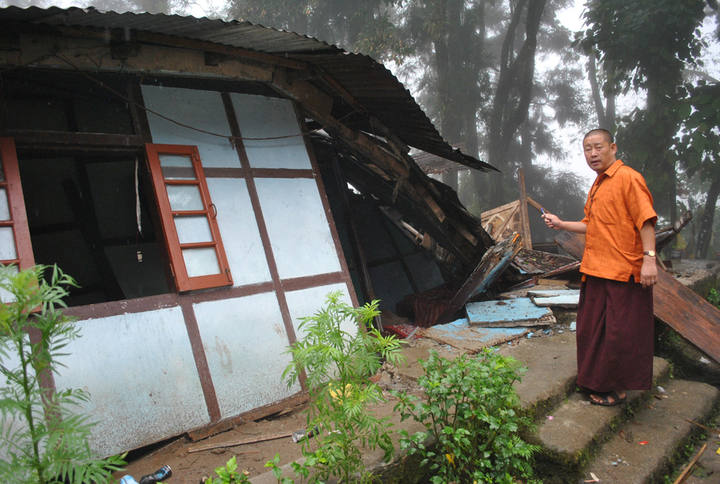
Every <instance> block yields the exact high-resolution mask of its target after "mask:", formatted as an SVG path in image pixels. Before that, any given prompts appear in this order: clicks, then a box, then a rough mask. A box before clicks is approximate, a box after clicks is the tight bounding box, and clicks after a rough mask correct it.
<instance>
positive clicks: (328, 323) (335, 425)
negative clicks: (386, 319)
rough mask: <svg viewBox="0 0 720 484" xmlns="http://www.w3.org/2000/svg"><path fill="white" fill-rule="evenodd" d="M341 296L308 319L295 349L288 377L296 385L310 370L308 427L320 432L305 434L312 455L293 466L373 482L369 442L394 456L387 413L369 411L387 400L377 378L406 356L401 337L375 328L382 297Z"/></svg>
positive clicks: (321, 475)
mask: <svg viewBox="0 0 720 484" xmlns="http://www.w3.org/2000/svg"><path fill="white" fill-rule="evenodd" d="M341 297H342V293H340V292H334V293H331V294H329V295H328V296H327V300H326V304H325V306H324V307H323V308H321V309H320V310H319V311H318V312H317V313H315V314H314V315H313V316H310V317H306V318H303V319H302V322H301V324H300V332H301V334H304V336H303V337H302V338H301V339H300V341H298V342H297V343H295V344H294V345H293V346H292V347H291V348H290V352H291V354H292V358H293V361H292V363H291V364H290V365H289V366H288V367H287V368H286V369H285V372H284V373H283V378H285V379H286V380H287V382H288V385H293V384H294V383H295V382H297V381H298V379H299V378H300V377H301V374H302V372H303V371H304V374H305V375H306V385H307V388H308V392H309V397H310V399H309V404H308V411H307V428H308V429H313V431H314V432H315V434H316V436H315V437H314V438H312V439H308V438H305V439H304V440H303V442H302V452H303V456H304V458H305V460H304V462H303V463H302V464H298V463H294V464H293V468H294V470H295V472H296V473H297V474H298V475H299V476H301V477H302V478H305V479H307V478H309V477H311V476H312V481H318V480H319V481H326V480H327V479H329V478H331V477H334V478H337V479H339V480H340V481H341V482H358V481H360V482H366V481H368V480H369V479H370V478H371V476H370V475H369V474H368V473H367V472H366V471H365V470H364V467H363V462H362V452H363V448H365V449H375V448H377V447H380V448H381V449H382V450H383V451H384V452H385V459H386V460H389V459H390V458H391V456H392V454H393V450H394V449H393V445H392V442H391V440H390V425H389V423H388V422H387V419H385V418H378V417H376V416H375V415H373V414H372V413H371V412H369V411H368V407H369V406H370V405H371V404H375V403H380V402H383V401H385V398H384V396H383V393H382V390H381V389H380V387H379V386H378V385H376V384H375V383H373V382H372V381H370V380H369V378H370V377H371V376H373V375H374V374H375V373H376V372H377V371H378V370H379V369H380V366H381V365H382V362H383V360H387V361H389V362H391V363H398V362H399V359H400V351H399V350H400V341H398V340H397V339H396V338H395V337H394V336H387V337H386V336H383V335H382V334H381V333H380V332H379V331H378V330H377V329H375V328H374V327H373V326H372V321H373V318H375V316H377V315H378V314H379V311H378V301H373V302H372V303H369V304H366V305H364V306H362V307H359V308H353V307H352V306H350V305H348V304H347V303H345V302H343V301H342V300H341ZM286 482H287V481H286Z"/></svg>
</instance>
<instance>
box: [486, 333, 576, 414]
mask: <svg viewBox="0 0 720 484" xmlns="http://www.w3.org/2000/svg"><path fill="white" fill-rule="evenodd" d="M576 348H577V347H576V345H575V333H572V332H569V331H568V332H565V333H562V334H556V335H553V336H546V337H542V338H532V339H523V340H520V341H518V342H517V343H515V344H513V345H503V346H502V347H501V348H500V353H501V354H503V355H505V356H512V357H513V358H515V359H516V360H518V361H520V362H521V363H522V365H523V366H524V367H525V368H527V370H526V372H525V374H524V375H523V377H522V380H521V381H519V382H516V383H515V391H517V394H518V397H519V398H520V402H521V404H522V406H523V408H524V409H526V410H527V411H528V413H529V414H530V415H531V416H533V417H539V416H543V415H545V413H547V411H548V410H549V409H551V408H553V407H554V406H555V405H557V404H558V403H560V402H561V401H562V400H564V399H565V398H566V397H567V395H568V394H570V393H571V392H573V391H574V390H575V379H576V378H577V362H576V351H577V350H576Z"/></svg>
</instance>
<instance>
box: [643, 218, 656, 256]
mask: <svg viewBox="0 0 720 484" xmlns="http://www.w3.org/2000/svg"><path fill="white" fill-rule="evenodd" d="M640 241H641V242H642V246H643V251H644V252H648V251H650V250H652V251H655V224H653V223H652V222H651V221H649V220H648V221H647V222H645V223H644V224H643V226H642V227H641V228H640Z"/></svg>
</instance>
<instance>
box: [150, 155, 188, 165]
mask: <svg viewBox="0 0 720 484" xmlns="http://www.w3.org/2000/svg"><path fill="white" fill-rule="evenodd" d="M158 158H160V166H162V167H163V168H165V167H169V166H174V167H181V168H182V167H185V168H192V158H190V157H189V156H188V155H168V154H166V153H165V154H163V153H160V154H159V155H158Z"/></svg>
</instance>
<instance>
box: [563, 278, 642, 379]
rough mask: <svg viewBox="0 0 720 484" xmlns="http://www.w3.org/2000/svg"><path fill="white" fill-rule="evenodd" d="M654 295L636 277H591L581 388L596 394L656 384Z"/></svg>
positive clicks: (585, 291) (583, 315)
mask: <svg viewBox="0 0 720 484" xmlns="http://www.w3.org/2000/svg"><path fill="white" fill-rule="evenodd" d="M653 329H654V317H653V293H652V288H651V287H650V288H647V289H645V288H643V287H642V285H640V284H637V283H635V282H634V281H633V279H630V281H629V282H620V281H612V280H609V279H601V278H598V277H591V276H587V277H586V280H585V282H584V283H583V285H582V287H581V289H580V304H579V306H578V317H577V364H578V378H577V384H578V385H579V386H580V387H583V388H586V389H588V390H592V391H595V392H609V391H612V390H616V391H623V390H648V389H650V387H651V385H652V363H653V343H654V336H653Z"/></svg>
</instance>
